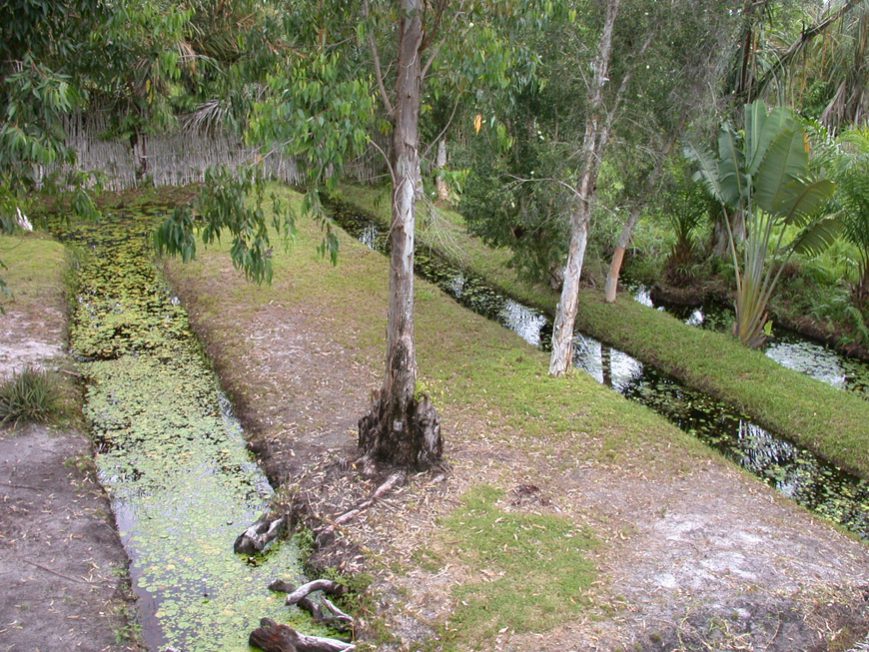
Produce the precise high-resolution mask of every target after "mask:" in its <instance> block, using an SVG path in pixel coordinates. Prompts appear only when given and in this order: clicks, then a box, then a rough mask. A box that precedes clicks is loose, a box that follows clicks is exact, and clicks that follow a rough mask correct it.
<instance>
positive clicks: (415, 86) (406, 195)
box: [359, 0, 443, 468]
mask: <svg viewBox="0 0 869 652" xmlns="http://www.w3.org/2000/svg"><path fill="white" fill-rule="evenodd" d="M400 5H401V6H400V10H401V26H400V32H399V51H398V69H397V80H396V97H395V129H394V132H393V147H392V168H393V171H394V175H395V187H394V189H393V194H392V227H391V233H392V235H391V241H390V243H391V247H392V252H391V259H390V272H389V315H388V325H387V352H386V375H385V378H384V381H383V388H382V389H381V391H380V392H379V393H377V394H375V396H374V405H373V406H372V409H371V412H370V413H369V414H367V415H366V416H364V417H363V418H362V419H360V421H359V446H360V448H361V449H362V450H363V451H364V452H365V453H366V454H367V455H369V456H370V457H372V458H374V459H376V460H379V461H382V462H387V463H390V464H396V465H399V466H405V467H413V468H426V467H429V466H432V465H433V464H435V463H437V461H438V460H439V459H440V457H441V452H442V448H443V443H442V439H441V435H440V422H439V420H438V416H437V413H436V412H435V410H434V407H433V406H432V404H431V401H430V400H429V399H428V397H425V396H423V397H420V400H417V399H416V398H415V397H414V392H415V390H416V374H417V369H416V353H415V351H414V340H413V247H414V243H413V239H414V204H415V202H416V182H417V179H419V106H420V92H421V88H420V87H421V68H420V58H421V52H420V48H421V45H422V41H423V30H422V4H421V0H401V3H400Z"/></svg>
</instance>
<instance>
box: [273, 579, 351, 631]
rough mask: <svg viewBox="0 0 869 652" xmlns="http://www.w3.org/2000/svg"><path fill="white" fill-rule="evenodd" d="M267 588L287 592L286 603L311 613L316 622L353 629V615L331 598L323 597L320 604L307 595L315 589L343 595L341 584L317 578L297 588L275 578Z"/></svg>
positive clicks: (339, 629) (339, 628)
mask: <svg viewBox="0 0 869 652" xmlns="http://www.w3.org/2000/svg"><path fill="white" fill-rule="evenodd" d="M269 589H271V590H272V591H281V592H283V593H288V594H289V595H288V596H287V600H286V604H287V605H290V606H291V605H296V606H297V607H299V608H300V609H304V610H305V611H307V612H308V613H309V614H311V617H312V618H313V619H314V622H316V623H319V624H321V625H326V626H327V627H332V628H334V629H336V630H338V631H344V632H349V631H351V630H352V629H353V625H354V624H355V623H354V620H353V617H352V616H350V615H348V614H346V613H344V612H343V611H341V609H339V608H338V607H337V606H336V605H335V603H333V602H332V601H331V600H329V599H327V598H323V604H322V606H321V605H320V604H318V603H317V602H314V601H313V600H311V598H309V597H308V595H309V594H311V593H314V592H315V591H323V592H324V593H328V594H329V595H344V593H345V592H346V588H345V587H344V586H343V585H341V584H338V583H336V582H330V581H329V580H317V581H315V582H308V583H307V584H305V585H303V586H300V587H299V588H298V589H297V588H296V587H295V586H294V585H293V584H290V583H289V582H286V581H284V580H275V581H273V582H272V583H271V584H269Z"/></svg>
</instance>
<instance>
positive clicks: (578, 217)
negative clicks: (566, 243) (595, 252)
mask: <svg viewBox="0 0 869 652" xmlns="http://www.w3.org/2000/svg"><path fill="white" fill-rule="evenodd" d="M588 218H589V216H588V204H586V203H584V202H581V203H580V205H579V207H578V209H577V210H576V211H574V214H573V216H572V218H571V224H570V248H569V249H568V252H567V265H566V266H565V267H564V284H563V285H562V286H561V299H560V300H559V301H558V307H557V308H556V310H555V324H554V328H553V331H552V355H551V357H550V359H549V373H550V374H551V375H552V376H561V375H563V374H564V373H565V372H566V371H567V370H568V369H569V368H570V365H571V362H572V361H573V327H574V323H575V322H576V310H577V307H578V304H579V277H580V275H581V274H582V262H583V259H584V258H585V248H586V245H587V244H588Z"/></svg>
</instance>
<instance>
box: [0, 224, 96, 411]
mask: <svg viewBox="0 0 869 652" xmlns="http://www.w3.org/2000/svg"><path fill="white" fill-rule="evenodd" d="M0 261H2V263H3V265H4V266H5V267H3V268H0V278H2V279H3V280H4V281H5V283H6V286H7V287H6V291H5V292H2V291H0V308H2V312H0V319H10V320H17V321H18V320H20V323H24V324H27V336H28V337H29V339H30V340H31V342H30V343H29V344H28V343H24V342H21V343H20V344H21V346H23V347H25V348H27V347H28V346H29V347H30V348H31V349H33V351H34V352H37V351H39V349H40V346H43V345H44V343H46V342H51V341H52V340H57V339H62V338H63V337H64V334H63V333H61V332H57V331H59V327H60V324H61V323H62V322H63V319H62V318H59V317H58V318H53V317H52V318H46V315H45V311H50V310H54V311H57V312H62V311H63V310H64V309H65V296H64V294H65V293H64V288H65V286H66V280H65V275H66V272H67V269H68V262H69V261H68V257H67V252H66V250H65V248H64V247H63V245H61V244H59V243H57V242H54V241H53V240H50V239H47V238H44V237H41V236H39V235H35V234H23V235H14V236H10V235H3V236H0ZM2 332H3V329H0V333H2ZM49 354H50V353H49ZM42 362H43V361H42V360H39V359H34V360H32V361H30V360H27V359H24V360H20V361H19V360H13V363H12V365H11V369H7V370H6V372H7V373H9V372H11V377H10V378H8V379H6V380H3V369H0V381H2V384H0V426H2V425H7V424H11V425H18V424H24V423H28V422H42V423H45V422H50V423H55V424H58V425H67V424H68V423H69V422H71V421H73V420H75V419H77V417H78V414H79V409H78V408H79V402H80V396H79V394H78V391H77V389H76V386H75V383H73V382H72V381H71V380H70V379H68V378H63V377H62V376H61V375H60V374H58V373H56V372H54V371H44V370H40V369H36V368H32V367H30V366H29V365H30V364H31V363H32V364H40V363H42Z"/></svg>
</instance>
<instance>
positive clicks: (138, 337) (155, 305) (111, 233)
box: [54, 215, 322, 652]
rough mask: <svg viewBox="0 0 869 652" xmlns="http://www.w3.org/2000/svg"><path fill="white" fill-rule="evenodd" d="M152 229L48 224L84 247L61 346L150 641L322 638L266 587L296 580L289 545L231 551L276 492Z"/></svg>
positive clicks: (149, 223)
mask: <svg viewBox="0 0 869 652" xmlns="http://www.w3.org/2000/svg"><path fill="white" fill-rule="evenodd" d="M153 225H154V222H153V219H151V218H149V217H147V216H144V215H139V216H114V217H109V218H106V219H103V220H101V221H100V222H97V223H88V224H69V223H64V224H56V225H54V230H55V231H56V232H57V233H58V235H60V237H62V238H64V239H67V240H72V241H74V242H76V243H78V244H79V245H82V246H84V247H85V248H86V249H87V250H88V251H89V255H87V256H85V257H84V259H83V262H82V265H81V269H80V279H79V291H78V296H77V301H76V303H75V308H74V315H73V321H72V326H71V330H70V343H71V348H72V351H73V354H74V355H75V356H76V357H77V358H78V359H79V360H80V361H81V363H80V367H81V370H82V373H83V375H84V376H85V377H86V379H87V382H88V390H87V395H86V404H85V408H84V412H85V416H86V418H87V420H88V423H89V424H90V427H91V431H92V433H93V438H94V441H95V444H96V448H97V452H98V454H97V459H96V462H97V467H98V470H99V475H100V479H101V481H102V483H103V485H104V487H105V488H106V491H107V492H108V493H109V496H110V497H111V500H112V506H113V509H114V511H115V516H116V520H117V523H118V529H119V530H120V534H121V537H122V540H123V542H124V545H125V547H126V549H127V552H128V554H129V556H130V559H131V569H130V572H131V577H132V579H133V583H134V590H135V592H136V594H137V597H138V602H139V608H140V618H141V621H142V625H143V637H144V639H145V643H146V644H147V645H148V646H149V647H150V648H152V649H155V648H158V647H160V646H162V645H164V644H171V645H174V646H178V647H181V648H182V649H184V650H187V651H189V652H193V651H196V650H202V651H203V652H204V651H211V650H227V651H232V650H247V649H249V648H248V645H247V637H248V634H249V632H250V631H251V630H252V629H254V628H255V627H256V626H257V624H258V622H259V619H260V618H262V617H270V618H274V619H275V620H278V621H283V622H287V621H290V622H295V624H296V625H301V626H303V627H304V628H305V629H306V630H308V631H312V630H313V631H314V632H315V633H322V632H321V631H319V628H317V627H314V626H312V625H311V623H310V621H309V620H308V619H307V616H304V615H303V614H301V613H300V612H299V611H298V610H297V609H290V608H288V607H286V606H284V604H283V599H282V596H280V595H277V594H273V593H271V592H269V591H268V589H267V585H268V583H269V582H270V581H271V580H272V579H274V578H275V577H284V578H287V579H289V580H291V581H298V580H299V579H300V578H301V569H300V564H299V552H298V549H297V547H296V545H295V543H294V542H293V541H285V542H282V543H280V544H278V545H276V546H274V547H273V549H272V550H271V551H270V552H268V554H267V555H266V556H265V557H263V558H262V559H257V560H249V559H247V558H245V557H244V556H241V555H236V554H234V553H233V549H232V546H233V541H234V539H235V537H236V536H237V535H238V534H239V533H240V532H241V531H242V530H244V529H245V528H246V527H247V526H248V525H249V524H250V523H252V522H253V521H254V520H256V518H257V517H258V516H259V515H260V514H261V513H262V512H263V511H264V510H265V508H266V506H267V501H268V499H269V496H270V494H271V488H270V487H269V485H268V481H267V480H266V478H265V476H264V475H263V474H262V472H261V470H260V469H259V468H258V466H257V465H256V463H255V461H254V460H253V459H252V458H251V457H250V455H249V453H248V452H247V450H246V449H245V446H244V440H243V437H242V433H241V429H240V427H239V426H238V423H237V422H236V420H235V419H234V418H233V417H232V414H231V410H230V408H229V404H228V402H227V401H226V399H225V398H224V397H223V396H222V394H221V393H220V389H219V386H218V383H217V379H216V377H215V375H214V373H213V371H212V370H211V369H210V367H209V366H208V364H207V361H206V359H205V358H204V356H203V354H202V352H201V350H200V347H199V345H198V343H197V341H196V339H195V337H194V336H193V334H192V331H191V329H190V326H189V323H188V320H187V315H186V312H185V311H184V309H183V308H182V307H181V306H180V305H179V304H178V301H177V300H176V299H174V298H173V297H172V295H171V294H170V292H169V291H168V288H167V287H166V285H165V283H164V281H163V279H162V277H161V275H160V273H159V272H158V271H157V269H156V267H155V266H154V264H153V262H152V256H151V247H150V240H149V234H150V232H151V230H152V228H153ZM251 561H255V563H249V562H251Z"/></svg>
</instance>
